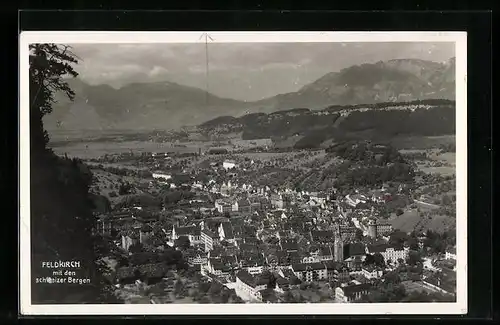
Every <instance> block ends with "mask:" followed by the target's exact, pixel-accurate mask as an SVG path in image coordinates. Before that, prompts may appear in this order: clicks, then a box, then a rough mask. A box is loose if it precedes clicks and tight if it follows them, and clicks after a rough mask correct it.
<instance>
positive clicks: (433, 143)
mask: <svg viewBox="0 0 500 325" xmlns="http://www.w3.org/2000/svg"><path fill="white" fill-rule="evenodd" d="M455 142H456V140H455V135H443V136H435V137H395V138H393V139H391V141H390V143H391V145H392V146H394V147H395V148H397V149H420V150H425V149H433V148H438V147H439V146H440V145H448V144H455Z"/></svg>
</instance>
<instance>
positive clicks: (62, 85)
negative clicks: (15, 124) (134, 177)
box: [29, 44, 116, 303]
mask: <svg viewBox="0 0 500 325" xmlns="http://www.w3.org/2000/svg"><path fill="white" fill-rule="evenodd" d="M29 51H30V53H29V86H30V87H29V89H30V92H29V96H30V146H31V148H30V154H31V161H30V170H31V173H30V175H31V177H30V182H31V188H30V190H31V206H30V208H31V229H32V231H33V232H32V237H31V243H32V255H31V258H32V265H33V266H34V267H33V268H32V275H33V276H34V277H43V276H46V275H47V274H46V272H44V270H43V269H41V268H39V267H37V265H41V261H49V260H78V261H80V262H81V264H82V265H83V267H82V272H83V274H81V276H88V277H89V278H90V279H91V285H88V286H74V287H65V289H64V290H61V288H60V286H58V285H56V284H55V285H51V286H49V287H44V286H34V287H33V288H32V290H33V291H32V302H33V303H44V302H47V301H61V302H62V301H65V302H68V303H70V301H68V297H75V300H71V303H101V302H109V303H113V302H115V301H116V298H115V297H114V295H113V290H114V289H113V286H112V284H111V283H110V281H109V279H108V278H107V277H106V276H105V275H106V273H107V270H106V266H105V265H104V263H102V262H99V261H100V258H101V256H99V255H98V253H97V252H96V250H94V245H95V244H96V242H95V238H94V237H93V236H92V228H93V226H94V222H95V220H94V216H93V215H92V210H93V209H94V206H93V204H92V202H91V200H90V199H89V189H90V185H91V183H92V179H93V177H92V173H91V172H90V170H89V169H88V167H87V166H86V165H84V164H83V163H82V161H81V160H79V159H68V158H61V157H58V156H56V155H55V154H54V153H53V152H52V151H51V150H50V149H48V148H47V146H46V145H47V143H48V141H49V137H48V134H47V132H46V131H45V130H44V128H43V117H44V116H45V115H47V114H50V113H51V112H52V109H53V104H54V103H56V101H57V100H59V99H64V97H67V98H68V99H69V100H70V101H71V100H73V98H74V96H75V93H74V91H73V90H72V89H71V88H70V87H69V85H68V83H67V81H66V80H67V79H65V77H67V76H69V77H76V76H77V75H78V74H77V72H76V71H75V70H74V68H73V66H72V65H73V64H76V63H77V62H78V60H77V58H76V56H75V55H74V54H73V53H72V52H71V48H70V47H69V46H64V45H56V44H30V45H29Z"/></svg>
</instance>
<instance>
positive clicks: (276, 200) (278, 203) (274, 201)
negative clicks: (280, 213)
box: [271, 193, 285, 209]
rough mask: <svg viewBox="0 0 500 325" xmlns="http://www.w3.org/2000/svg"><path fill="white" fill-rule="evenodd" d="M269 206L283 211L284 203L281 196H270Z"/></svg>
mask: <svg viewBox="0 0 500 325" xmlns="http://www.w3.org/2000/svg"><path fill="white" fill-rule="evenodd" d="M271 206H272V207H273V208H275V209H283V207H284V206H285V203H284V201H283V196H282V195H281V194H276V193H273V194H271Z"/></svg>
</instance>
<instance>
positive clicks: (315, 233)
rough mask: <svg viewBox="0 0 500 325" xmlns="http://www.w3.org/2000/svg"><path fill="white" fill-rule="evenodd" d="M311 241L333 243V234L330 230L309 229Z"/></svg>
mask: <svg viewBox="0 0 500 325" xmlns="http://www.w3.org/2000/svg"><path fill="white" fill-rule="evenodd" d="M310 235H311V241H312V242H315V243H322V244H327V243H333V241H334V240H335V235H334V232H333V231H332V230H311V232H310Z"/></svg>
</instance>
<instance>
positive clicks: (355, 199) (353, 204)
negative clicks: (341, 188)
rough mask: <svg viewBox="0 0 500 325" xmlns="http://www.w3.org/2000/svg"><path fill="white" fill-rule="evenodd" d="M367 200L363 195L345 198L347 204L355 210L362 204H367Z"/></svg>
mask: <svg viewBox="0 0 500 325" xmlns="http://www.w3.org/2000/svg"><path fill="white" fill-rule="evenodd" d="M367 200H368V199H367V198H366V196H364V195H361V194H353V195H346V197H345V202H346V203H347V204H348V205H350V206H351V207H353V208H354V207H356V206H357V205H358V204H360V203H366V202H367Z"/></svg>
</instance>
